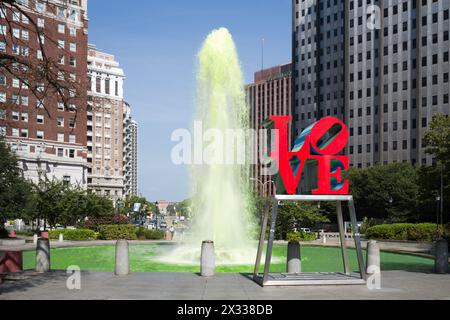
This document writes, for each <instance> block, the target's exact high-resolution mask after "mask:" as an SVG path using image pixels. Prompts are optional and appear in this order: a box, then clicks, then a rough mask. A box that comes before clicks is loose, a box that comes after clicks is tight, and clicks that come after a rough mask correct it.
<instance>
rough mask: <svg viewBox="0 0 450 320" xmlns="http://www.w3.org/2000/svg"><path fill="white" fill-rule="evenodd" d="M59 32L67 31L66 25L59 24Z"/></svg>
mask: <svg viewBox="0 0 450 320" xmlns="http://www.w3.org/2000/svg"><path fill="white" fill-rule="evenodd" d="M58 32H59V33H65V32H66V26H65V25H63V24H58Z"/></svg>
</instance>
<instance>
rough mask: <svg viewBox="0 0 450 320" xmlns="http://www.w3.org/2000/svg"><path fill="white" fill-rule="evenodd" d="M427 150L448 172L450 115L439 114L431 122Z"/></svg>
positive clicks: (426, 135) (427, 133) (427, 135)
mask: <svg viewBox="0 0 450 320" xmlns="http://www.w3.org/2000/svg"><path fill="white" fill-rule="evenodd" d="M423 141H424V143H425V147H426V152H427V153H428V154H431V155H433V156H434V157H435V159H436V160H437V161H438V162H439V163H441V164H442V165H443V166H444V167H445V168H447V172H448V169H449V164H450V117H448V116H446V115H443V114H438V115H436V116H435V117H434V118H433V120H432V121H431V123H430V129H429V130H428V131H427V132H426V133H425V136H424V140H423Z"/></svg>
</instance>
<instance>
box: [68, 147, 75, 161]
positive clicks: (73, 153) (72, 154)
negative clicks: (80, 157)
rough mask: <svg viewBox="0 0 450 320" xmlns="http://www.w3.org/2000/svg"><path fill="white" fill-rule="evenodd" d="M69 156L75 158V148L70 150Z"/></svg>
mask: <svg viewBox="0 0 450 320" xmlns="http://www.w3.org/2000/svg"><path fill="white" fill-rule="evenodd" d="M69 158H71V159H74V158H75V150H73V149H70V150H69Z"/></svg>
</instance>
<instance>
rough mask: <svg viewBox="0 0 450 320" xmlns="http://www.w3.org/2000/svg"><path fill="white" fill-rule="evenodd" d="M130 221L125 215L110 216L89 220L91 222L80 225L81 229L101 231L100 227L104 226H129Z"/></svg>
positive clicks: (87, 221)
mask: <svg viewBox="0 0 450 320" xmlns="http://www.w3.org/2000/svg"><path fill="white" fill-rule="evenodd" d="M127 224H129V219H128V217H127V216H125V215H110V216H105V217H99V218H89V220H86V221H83V222H81V223H80V224H79V227H80V228H83V229H89V230H94V231H97V232H98V231H99V227H100V226H102V225H127Z"/></svg>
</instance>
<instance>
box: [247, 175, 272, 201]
mask: <svg viewBox="0 0 450 320" xmlns="http://www.w3.org/2000/svg"><path fill="white" fill-rule="evenodd" d="M250 181H256V182H258V183H260V184H261V186H262V191H263V197H265V196H266V186H267V184H268V183H273V186H274V190H275V194H276V193H277V191H276V190H277V185H276V184H275V181H273V180H269V181H266V182H265V183H263V182H262V181H261V180H259V179H256V178H250Z"/></svg>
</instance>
